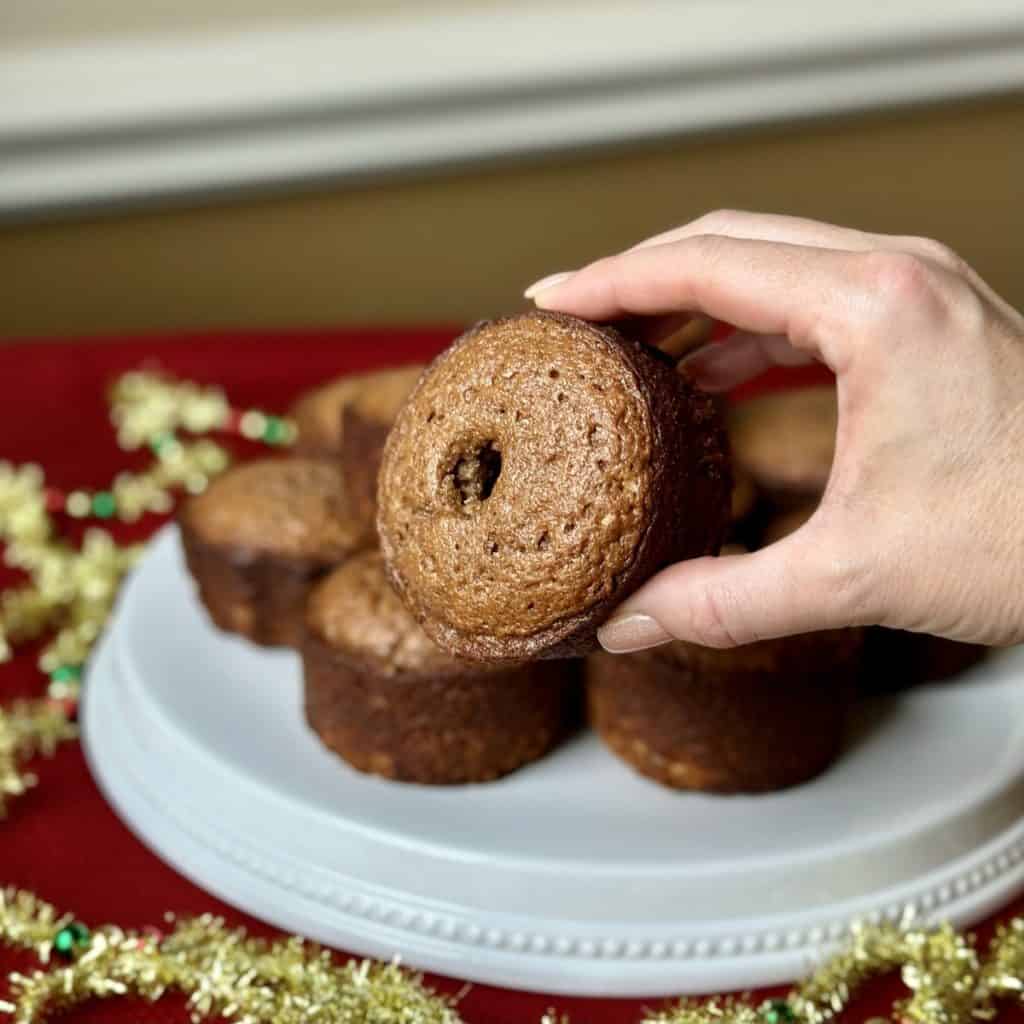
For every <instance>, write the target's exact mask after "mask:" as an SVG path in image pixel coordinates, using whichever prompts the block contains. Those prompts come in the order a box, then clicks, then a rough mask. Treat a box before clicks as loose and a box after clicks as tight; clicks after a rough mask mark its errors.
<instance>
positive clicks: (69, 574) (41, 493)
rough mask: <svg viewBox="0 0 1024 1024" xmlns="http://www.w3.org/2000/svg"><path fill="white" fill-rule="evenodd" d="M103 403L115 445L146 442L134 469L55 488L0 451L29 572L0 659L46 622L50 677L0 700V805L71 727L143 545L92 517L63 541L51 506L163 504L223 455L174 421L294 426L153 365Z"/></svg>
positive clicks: (15, 551)
mask: <svg viewBox="0 0 1024 1024" xmlns="http://www.w3.org/2000/svg"><path fill="white" fill-rule="evenodd" d="M110 410H111V419H112V421H113V424H114V427H115V429H116V431H117V439H118V444H119V445H120V446H121V448H122V449H124V450H126V451H131V450H134V449H138V448H142V447H144V446H148V447H149V448H150V450H151V452H152V454H153V464H152V466H151V467H149V468H148V469H146V470H145V471H143V472H139V473H120V474H118V476H116V477H115V478H114V480H113V481H112V483H111V484H110V486H109V487H108V488H105V489H103V490H98V491H86V490H73V491H70V492H65V491H62V490H60V489H59V488H56V487H52V486H47V485H46V484H45V481H44V478H43V472H42V470H41V469H40V467H39V466H36V465H34V464H28V465H23V466H12V465H11V464H10V463H7V462H0V543H2V544H3V545H4V546H5V561H6V562H7V564H8V565H9V566H11V567H13V568H16V569H20V570H21V571H22V572H24V573H25V574H26V575H27V577H28V582H27V583H26V584H25V585H23V586H18V587H12V588H10V589H7V590H5V591H4V592H3V595H2V596H0V662H4V661H7V660H9V659H10V658H11V657H12V655H13V650H12V648H13V647H14V646H16V645H19V644H23V643H26V642H28V641H30V640H35V639H37V638H39V637H42V636H43V635H45V634H52V636H51V639H50V640H49V641H48V642H47V643H46V644H45V645H44V646H43V648H42V651H41V653H40V655H39V668H40V669H41V670H42V671H43V672H44V673H46V674H47V675H48V676H49V680H50V681H49V685H48V687H47V693H46V697H45V698H43V699H40V700H35V701H26V702H22V703H20V704H18V705H16V706H15V707H14V708H13V709H11V710H9V711H3V710H2V709H0V816H2V815H3V813H4V810H5V806H6V801H8V800H10V799H12V798H14V797H16V796H19V795H21V794H22V793H24V792H25V790H26V789H28V788H29V786H31V785H32V784H33V782H34V779H33V777H32V776H31V774H30V773H28V772H25V771H22V770H21V769H20V767H19V765H20V763H21V762H23V761H25V760H26V759H27V758H29V757H31V756H32V755H34V754H36V753H43V754H46V753H51V752H52V751H53V749H54V748H55V747H56V745H57V744H58V743H60V742H62V741H64V740H67V739H72V738H74V736H75V735H76V730H75V726H74V724H73V723H74V719H75V717H76V714H77V708H78V695H79V687H80V679H81V674H82V668H83V666H84V664H85V661H86V659H87V657H88V655H89V652H90V650H91V649H92V647H93V644H94V643H95V642H96V640H97V638H98V637H99V635H100V632H101V631H102V629H103V627H104V625H105V623H106V621H107V618H108V617H109V615H110V612H111V609H112V608H113V605H114V600H115V598H116V597H117V591H118V587H119V586H120V583H121V581H122V579H123V578H124V575H125V573H127V572H128V570H129V569H130V568H131V567H132V565H134V564H135V562H136V560H137V559H138V557H139V555H140V554H141V552H142V547H141V545H137V544H130V545H119V544H117V543H115V541H114V540H113V538H112V537H111V536H110V534H109V533H107V531H105V530H103V529H100V528H98V527H92V528H90V529H87V530H86V531H85V534H84V536H83V539H82V543H81V545H80V546H79V547H77V548H76V547H73V546H72V545H71V544H69V543H68V542H67V541H66V540H64V539H63V538H62V537H61V536H60V534H59V532H58V529H57V524H56V522H55V517H56V516H59V515H66V516H68V517H70V518H71V519H86V518H94V519H99V520H109V519H113V518H116V519H118V520H120V521H122V522H126V523H132V522H135V521H137V520H138V519H140V518H142V516H144V515H146V514H148V513H156V514H166V513H167V512H170V511H171V509H172V507H173V504H174V494H175V493H176V492H181V491H184V492H187V493H191V494H197V493H199V492H200V491H202V490H203V489H204V488H205V487H206V486H207V484H208V483H209V481H210V479H211V478H212V477H214V476H216V475H217V474H218V473H220V472H221V471H222V470H224V469H225V468H226V467H227V465H228V463H229V461H230V459H229V455H228V452H227V451H226V450H225V449H224V448H223V447H222V446H221V445H219V444H217V443H216V442H214V441H212V440H210V439H208V438H198V439H184V440H183V439H182V438H181V437H180V436H179V435H180V434H182V433H185V434H191V435H197V434H205V433H211V432H219V433H228V434H237V435H239V436H241V437H245V438H247V439H249V440H251V441H262V442H263V443H265V444H268V445H271V446H281V445H287V444H290V443H291V442H292V441H293V440H294V438H295V427H294V425H293V424H292V423H290V422H289V421H288V420H285V419H282V418H281V417H280V416H273V415H270V414H269V413H265V412H262V411H261V410H258V409H248V410H237V409H233V408H232V407H231V405H230V404H229V403H228V400H227V398H226V397H225V395H224V393H223V392H222V391H220V390H218V389H216V388H202V387H199V386H198V385H196V384H192V383H190V382H187V381H175V380H171V379H168V378H166V377H163V376H161V375H159V374H153V373H128V374H125V375H124V376H123V377H121V378H120V379H119V380H118V381H117V383H116V384H115V385H114V387H113V388H112V389H111V393H110Z"/></svg>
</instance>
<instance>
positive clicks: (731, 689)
mask: <svg viewBox="0 0 1024 1024" xmlns="http://www.w3.org/2000/svg"><path fill="white" fill-rule="evenodd" d="M812 512H813V508H806V507H805V508H804V509H803V510H801V512H800V513H795V512H794V513H787V514H784V515H782V516H780V517H779V518H778V519H777V520H776V521H774V522H771V523H769V524H768V527H767V529H766V530H765V541H764V542H765V543H770V542H772V541H775V540H781V539H782V537H784V536H786V535H787V534H788V533H791V532H792V531H794V530H796V529H798V528H799V527H800V526H802V525H803V524H804V522H805V521H806V520H807V519H808V518H809V517H810V515H811V513H812ZM742 551H743V549H742V548H740V547H738V546H735V545H730V547H729V548H728V549H727V550H726V551H723V554H738V553H742ZM862 646H863V631H862V630H859V629H838V630H829V631H824V632H819V633H806V634H803V635H800V636H791V637H780V638H778V639H775V640H762V641H760V642H758V643H753V644H747V645H746V646H743V647H736V648H733V649H731V650H716V649H712V648H709V647H700V646H699V645H697V644H688V643H682V642H681V641H674V642H672V643H669V644H665V645H664V646H662V647H656V648H652V649H651V650H648V651H641V652H638V653H636V654H617V655H609V654H604V653H599V654H595V655H592V656H591V657H590V658H588V659H587V667H586V677H587V703H588V707H589V711H590V719H591V722H592V723H593V725H594V728H595V729H596V730H597V732H598V733H599V734H600V736H601V738H602V739H603V740H604V742H605V743H606V744H607V746H608V747H610V748H611V749H612V750H613V751H614V752H615V753H616V754H618V755H619V756H620V757H621V758H622V759H623V760H625V761H627V762H628V763H629V764H631V765H632V766H633V767H634V768H636V770H637V771H639V772H640V773H641V774H643V775H647V776H649V777H650V778H653V779H656V780H657V781H658V782H661V783H663V784H665V785H666V786H672V787H675V788H677V789H699V790H713V791H717V792H724V793H734V792H739V793H753V792H758V791H766V790H773V789H783V788H785V787H787V786H793V785H796V784H797V783H799V782H805V781H807V780H808V779H811V778H813V777H814V776H815V775H818V774H819V773H820V772H822V771H824V770H825V768H827V767H828V766H829V765H830V764H831V763H832V761H834V760H835V758H836V756H837V755H838V754H839V750H840V747H841V745H842V741H843V733H844V731H845V726H846V719H847V712H848V710H849V708H850V705H851V702H852V698H853V696H854V695H855V692H856V679H857V673H858V671H859V668H860V663H861V650H862Z"/></svg>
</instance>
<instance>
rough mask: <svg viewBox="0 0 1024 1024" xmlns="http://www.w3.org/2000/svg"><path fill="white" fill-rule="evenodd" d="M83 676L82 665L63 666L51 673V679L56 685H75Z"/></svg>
mask: <svg viewBox="0 0 1024 1024" xmlns="http://www.w3.org/2000/svg"><path fill="white" fill-rule="evenodd" d="M81 676H82V666H81V665H61V666H60V667H59V668H55V669H54V670H53V671H52V672H51V673H50V678H51V679H52V680H53V681H54V682H55V683H73V682H76V681H77V680H78V679H80V678H81Z"/></svg>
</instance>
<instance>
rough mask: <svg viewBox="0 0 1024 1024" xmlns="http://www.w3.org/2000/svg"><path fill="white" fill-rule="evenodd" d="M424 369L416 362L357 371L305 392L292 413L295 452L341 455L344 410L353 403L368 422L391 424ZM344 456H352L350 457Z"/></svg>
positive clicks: (388, 425)
mask: <svg viewBox="0 0 1024 1024" xmlns="http://www.w3.org/2000/svg"><path fill="white" fill-rule="evenodd" d="M422 372H423V366H422V364H421V363H415V364H411V365H409V366H397V367H395V368H393V369H388V370H375V371H373V372H372V373H356V374H351V375H349V376H346V377H338V378H337V379H336V380H332V381H330V382H329V383H327V384H324V385H322V386H321V387H318V388H314V389H313V390H312V391H308V392H306V394H304V395H303V396H302V397H301V398H299V399H298V401H296V402H295V404H294V405H293V406H292V408H291V412H290V413H289V415H290V417H291V419H292V421H293V422H294V423H295V428H296V431H297V435H296V438H295V447H294V451H295V453H296V454H297V455H306V456H309V457H311V458H321V459H334V458H337V457H338V456H339V455H341V454H342V444H343V441H344V436H345V434H344V425H343V419H344V412H345V410H346V409H347V408H349V407H350V406H357V407H359V408H360V409H362V410H363V416H364V418H365V419H366V420H368V421H369V422H371V423H382V424H384V425H385V426H387V427H390V425H391V423H392V422H393V421H394V418H395V415H396V413H397V412H398V410H399V408H401V405H402V403H403V402H404V401H405V398H406V396H407V395H408V394H409V392H410V391H411V390H412V386H413V385H414V384H415V383H416V380H417V378H418V377H419V375H420V374H421V373H422ZM345 458H346V459H351V456H345Z"/></svg>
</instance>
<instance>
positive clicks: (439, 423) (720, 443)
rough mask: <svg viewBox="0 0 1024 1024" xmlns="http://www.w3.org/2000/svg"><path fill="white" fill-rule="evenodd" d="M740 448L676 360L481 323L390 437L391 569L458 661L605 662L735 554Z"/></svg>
mask: <svg viewBox="0 0 1024 1024" xmlns="http://www.w3.org/2000/svg"><path fill="white" fill-rule="evenodd" d="M730 488H731V481H730V475H729V469H728V442H727V440H726V437H725V432H724V430H723V429H722V425H721V420H720V416H719V413H718V410H717V408H716V406H715V403H714V402H712V400H711V399H709V398H708V397H707V396H704V395H702V394H701V393H700V392H698V391H696V390H695V389H694V388H693V386H692V385H691V384H689V383H688V382H687V381H686V380H685V379H684V378H683V377H682V376H681V375H680V374H678V373H676V372H675V368H674V364H673V361H672V360H671V359H670V358H668V357H667V356H665V355H663V354H661V353H659V352H656V351H655V350H654V349H652V348H649V347H647V346H645V345H642V344H640V343H639V342H635V341H631V340H628V339H626V338H625V337H623V336H622V335H621V334H619V333H618V332H617V331H615V330H612V329H611V328H607V327H599V326H596V325H594V324H590V323H587V322H585V321H582V320H577V319H575V318H574V317H568V316H564V315H559V314H553V313H543V312H531V313H526V314H523V315H520V316H513V317H507V318H505V319H501V320H494V321H488V322H485V323H482V324H479V325H477V326H476V327H474V328H473V329H471V330H470V331H468V332H467V333H466V334H464V335H463V336H462V337H461V338H460V339H459V340H457V341H456V342H455V343H454V344H453V345H452V346H451V347H450V348H449V349H448V350H447V351H445V352H444V353H442V355H441V356H439V357H438V358H437V359H436V360H435V361H434V363H433V364H432V365H431V366H430V367H429V368H428V370H427V371H426V373H425V374H424V375H423V377H421V378H420V381H419V383H418V384H417V386H416V388H415V389H414V391H413V393H412V395H411V396H410V398H409V400H408V401H407V402H406V404H405V405H404V406H403V408H402V411H401V412H400V413H399V415H398V419H397V421H396V423H395V426H394V428H393V430H392V432H391V434H390V436H389V438H388V442H387V446H386V448H385V452H384V461H383V464H382V467H381V473H380V485H379V491H378V518H377V525H378V532H379V534H380V539H381V546H382V549H383V552H384V557H385V560H386V563H387V567H388V571H389V573H390V575H391V578H392V580H393V581H394V583H395V586H396V587H397V589H398V591H399V593H400V594H401V596H402V598H403V600H404V601H405V602H406V604H407V606H408V607H409V608H410V609H411V610H412V611H413V613H414V615H415V617H416V618H417V620H418V621H419V622H420V623H421V624H422V626H423V628H424V630H425V631H426V632H427V633H428V634H429V636H430V637H431V639H432V640H434V641H435V642H436V643H437V644H438V645H439V646H440V647H442V648H443V649H444V650H447V651H450V652H452V653H454V654H458V655H461V656H463V657H468V658H474V659H478V660H483V661H495V662H500V661H510V660H520V659H526V658H552V657H566V656H570V655H573V654H580V653H584V652H586V651H588V650H592V649H593V648H594V647H595V645H596V641H595V633H596V630H597V627H598V626H599V625H600V624H601V623H602V622H603V621H604V620H605V619H606V618H607V617H608V615H609V614H610V613H611V612H612V610H613V609H614V608H615V607H616V606H618V605H619V604H620V603H621V602H622V601H623V600H624V599H625V598H626V597H628V596H629V595H630V594H631V593H632V592H633V591H634V590H636V589H637V587H639V586H640V585H641V584H642V583H643V582H644V581H645V580H646V579H648V578H649V577H650V576H651V575H653V574H654V573H655V572H657V571H658V570H659V569H661V568H663V567H664V566H666V565H668V564H670V563H672V562H676V561H678V560H680V559H683V558H692V557H695V556H698V555H703V554H708V553H712V552H715V551H717V550H718V547H719V544H720V543H721V541H722V539H723V535H724V533H725V530H726V529H727V528H728V521H729V498H730Z"/></svg>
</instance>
